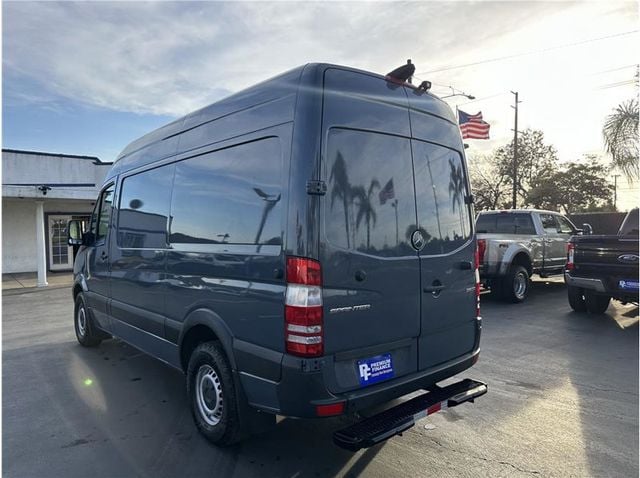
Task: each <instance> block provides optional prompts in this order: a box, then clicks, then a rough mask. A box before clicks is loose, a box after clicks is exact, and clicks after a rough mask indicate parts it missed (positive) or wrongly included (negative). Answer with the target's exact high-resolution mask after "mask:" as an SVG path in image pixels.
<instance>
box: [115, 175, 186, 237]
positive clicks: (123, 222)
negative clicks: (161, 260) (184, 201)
mask: <svg viewBox="0 0 640 478" xmlns="http://www.w3.org/2000/svg"><path fill="white" fill-rule="evenodd" d="M173 170H174V166H173V165H167V166H161V167H159V168H156V169H151V170H148V171H144V172H142V173H139V174H136V175H134V176H130V177H127V178H125V179H124V180H123V182H122V192H121V194H120V208H119V213H118V218H119V219H118V245H119V246H120V247H123V248H154V249H157V248H165V247H167V219H168V216H169V206H170V201H171V183H172V181H173Z"/></svg>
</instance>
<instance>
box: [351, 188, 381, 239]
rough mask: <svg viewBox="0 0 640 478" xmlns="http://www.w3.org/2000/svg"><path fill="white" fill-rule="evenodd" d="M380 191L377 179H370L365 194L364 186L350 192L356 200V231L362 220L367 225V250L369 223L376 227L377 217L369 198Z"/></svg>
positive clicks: (369, 232)
mask: <svg viewBox="0 0 640 478" xmlns="http://www.w3.org/2000/svg"><path fill="white" fill-rule="evenodd" d="M376 188H377V189H380V183H379V182H378V180H377V179H375V178H374V179H372V180H371V183H370V184H369V189H367V191H366V192H365V189H364V186H356V187H354V188H353V190H352V194H353V196H354V197H356V198H358V215H357V216H356V229H358V228H360V223H361V222H362V220H363V219H364V222H365V223H366V225H367V250H369V248H370V247H371V222H373V225H374V226H375V225H376V220H377V219H378V216H377V215H376V211H375V208H374V206H373V202H372V201H371V196H373V192H374V190H375V189H376Z"/></svg>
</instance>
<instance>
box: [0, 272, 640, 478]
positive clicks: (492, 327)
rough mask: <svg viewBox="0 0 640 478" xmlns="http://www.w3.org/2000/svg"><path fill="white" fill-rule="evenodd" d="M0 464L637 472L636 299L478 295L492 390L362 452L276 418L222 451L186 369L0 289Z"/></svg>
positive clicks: (316, 427) (98, 473)
mask: <svg viewBox="0 0 640 478" xmlns="http://www.w3.org/2000/svg"><path fill="white" fill-rule="evenodd" d="M3 306H4V308H3V318H2V320H3V410H2V412H3V437H2V438H3V440H2V447H3V455H2V456H3V473H4V476H7V477H39V476H43V477H45V476H46V477H75V476H77V477H83V478H84V477H89V476H90V477H92V478H97V477H115V476H118V477H120V476H122V477H127V476H140V477H174V476H176V477H177V476H180V477H189V476H211V477H245V476H260V477H264V476H277V477H281V476H282V477H305V476H310V477H321V476H359V475H362V476H373V477H389V476H412V477H416V476H438V477H441V476H456V477H457V476H469V477H477V476H492V477H497V476H510V477H511V476H577V477H583V476H597V477H602V476H615V477H617V476H620V477H631V476H637V475H638V322H637V314H638V309H637V307H633V306H625V307H622V306H620V305H612V306H610V308H609V310H608V314H607V315H606V316H600V317H598V316H590V315H582V314H576V313H573V312H571V311H570V309H569V306H568V304H567V300H566V290H565V288H564V285H563V284H562V282H561V281H553V282H551V283H547V284H545V283H544V282H536V283H534V284H533V288H532V294H531V297H530V298H529V299H528V300H527V302H526V303H524V304H519V305H510V304H503V303H500V302H496V301H493V300H491V298H490V297H487V296H483V301H482V315H483V317H484V320H483V337H482V353H481V356H480V362H479V363H478V364H477V365H476V366H475V367H473V368H472V369H470V370H468V371H466V372H464V373H463V374H461V375H460V376H459V378H462V377H472V378H475V379H478V380H483V381H486V382H487V384H488V386H489V392H488V393H487V395H485V396H484V397H481V398H480V399H478V400H477V401H476V403H475V404H465V405H462V406H460V407H457V408H455V409H451V410H448V411H445V412H441V413H438V414H436V415H434V416H433V417H428V418H426V419H424V420H421V421H420V422H418V423H417V425H416V426H415V427H414V428H412V429H411V430H409V431H407V432H405V433H404V435H403V436H402V437H395V438H393V439H391V440H389V441H387V442H386V443H384V444H381V445H378V446H376V447H374V448H371V449H369V450H365V451H361V452H359V453H350V452H347V451H344V450H341V449H339V448H336V447H335V446H334V445H333V444H332V442H331V434H332V432H333V431H334V430H335V429H337V428H339V427H341V426H343V425H344V422H342V421H341V420H340V419H331V420H317V421H313V420H311V421H309V420H293V419H280V420H279V423H278V425H277V426H276V427H275V428H274V429H272V430H271V431H269V432H266V433H264V434H262V435H259V436H255V437H252V438H251V439H249V440H248V441H246V442H244V443H242V444H240V445H237V446H234V447H231V448H226V449H219V448H216V447H214V446H211V445H210V444H208V443H207V442H206V441H205V440H204V439H202V438H201V437H200V436H199V435H198V433H197V431H196V429H195V426H194V425H193V423H192V419H191V416H190V414H189V410H188V407H187V400H186V392H185V383H184V378H183V376H182V375H181V374H180V373H179V372H177V371H175V370H173V369H171V368H169V367H168V366H166V365H163V364H162V363H160V362H158V361H156V360H154V359H152V358H150V357H148V356H146V355H144V354H142V353H140V352H138V351H137V350H135V349H133V348H131V347H129V346H127V345H125V344H123V343H122V342H120V341H117V340H111V341H107V342H104V343H103V344H102V345H101V346H100V347H99V348H97V349H84V348H82V347H80V346H79V345H78V344H77V343H76V341H75V337H74V334H73V326H72V301H71V293H70V290H68V289H66V288H65V289H57V290H45V291H38V292H33V293H25V294H17V295H7V296H5V297H4V300H3Z"/></svg>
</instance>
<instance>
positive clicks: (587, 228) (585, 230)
mask: <svg viewBox="0 0 640 478" xmlns="http://www.w3.org/2000/svg"><path fill="white" fill-rule="evenodd" d="M582 234H584V235H585V236H590V235H591V234H593V228H592V227H591V224H587V223H586V222H585V223H584V224H583V225H582Z"/></svg>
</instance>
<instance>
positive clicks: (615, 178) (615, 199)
mask: <svg viewBox="0 0 640 478" xmlns="http://www.w3.org/2000/svg"><path fill="white" fill-rule="evenodd" d="M618 176H620V175H619V174H614V175H613V210H614V211H617V210H618V208H617V207H616V203H617V202H618Z"/></svg>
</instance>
